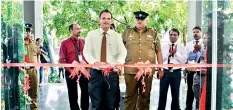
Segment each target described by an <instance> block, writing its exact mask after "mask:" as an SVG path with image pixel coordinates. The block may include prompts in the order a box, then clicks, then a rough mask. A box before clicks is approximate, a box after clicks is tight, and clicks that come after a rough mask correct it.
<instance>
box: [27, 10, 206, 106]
mask: <svg viewBox="0 0 233 110" xmlns="http://www.w3.org/2000/svg"><path fill="white" fill-rule="evenodd" d="M134 15H135V18H136V23H135V27H133V28H129V29H126V30H125V31H124V33H123V34H122V36H121V35H120V34H119V33H117V32H116V31H114V30H113V29H111V28H110V27H111V24H112V13H111V12H110V11H109V10H103V11H102V12H101V13H100V14H99V20H98V23H99V25H100V28H99V29H96V30H91V31H90V32H89V33H88V34H87V36H86V39H85V40H84V39H81V38H80V34H81V27H80V25H79V24H78V23H73V24H71V25H70V26H69V32H70V37H69V38H67V39H65V40H63V41H62V43H61V47H60V53H59V55H60V57H59V62H60V63H68V64H70V63H73V62H74V61H76V62H78V63H82V64H93V65H96V66H95V67H92V68H86V69H87V71H88V72H89V76H88V75H87V74H83V73H80V74H81V77H80V78H78V76H77V74H79V72H78V71H77V69H76V67H66V68H65V77H66V82H67V88H68V94H69V102H70V109H71V110H80V108H81V109H82V110H88V109H89V97H90V99H91V105H92V107H91V108H92V110H114V109H116V108H118V107H119V98H118V97H119V74H120V72H121V66H119V65H121V64H136V63H139V62H140V63H144V64H145V63H146V64H155V63H156V59H157V62H158V64H186V63H190V64H193V63H201V62H203V59H204V57H203V56H204V51H205V47H206V46H205V45H203V44H204V41H202V38H201V36H202V33H201V28H200V27H198V26H196V27H194V28H193V37H194V40H193V41H190V42H189V43H188V44H187V46H186V47H185V46H184V45H183V44H180V43H179V42H178V41H177V39H178V38H179V35H180V32H179V30H178V29H175V28H173V29H171V30H170V31H169V36H170V37H169V39H170V42H165V43H161V44H160V40H159V38H158V33H157V31H156V30H154V29H151V28H148V27H147V26H146V22H147V19H146V18H147V17H148V15H149V14H148V13H146V12H143V11H137V12H134ZM29 50H30V49H29ZM186 50H187V51H186ZM83 62H84V63H83ZM102 65H111V67H110V68H109V70H108V71H107V70H106V69H105V68H102ZM147 70H148V71H147ZM32 71H34V69H33V70H32ZM139 71H141V72H139ZM181 71H182V68H181V67H163V68H162V67H159V68H157V77H158V79H160V91H159V105H158V110H165V107H166V100H167V92H168V87H169V85H170V87H171V93H172V105H171V109H172V110H180V106H179V94H180V92H179V89H180V82H181ZM187 71H188V75H187V84H188V90H187V101H186V105H187V107H186V109H187V110H192V103H193V99H194V96H195V98H196V102H197V103H196V109H198V107H199V97H200V91H201V87H202V82H203V80H204V78H203V76H204V74H203V73H202V71H200V70H197V69H196V68H187ZM151 73H155V68H149V69H148V68H147V69H145V68H131V67H125V68H124V78H125V84H126V93H125V102H124V109H125V110H135V109H139V110H149V107H150V94H151V87H152V79H153V75H151ZM77 79H79V84H80V88H81V107H79V104H78V91H77V90H78V89H77ZM142 80H143V81H142ZM117 103H118V104H117Z"/></svg>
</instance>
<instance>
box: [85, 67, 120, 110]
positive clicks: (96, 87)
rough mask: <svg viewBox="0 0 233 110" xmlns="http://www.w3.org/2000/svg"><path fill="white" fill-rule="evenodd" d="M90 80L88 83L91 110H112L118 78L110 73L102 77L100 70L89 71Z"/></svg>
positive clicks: (114, 73) (113, 73)
mask: <svg viewBox="0 0 233 110" xmlns="http://www.w3.org/2000/svg"><path fill="white" fill-rule="evenodd" d="M90 74H91V79H90V80H89V83H88V92H89V94H90V98H91V103H92V110H114V108H115V103H116V96H117V88H118V82H119V76H118V74H117V73H116V72H110V74H109V76H108V77H104V74H103V73H102V71H101V70H96V69H90Z"/></svg>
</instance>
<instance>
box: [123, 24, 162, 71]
mask: <svg viewBox="0 0 233 110" xmlns="http://www.w3.org/2000/svg"><path fill="white" fill-rule="evenodd" d="M122 37H123V42H124V44H125V47H126V49H127V57H126V59H125V64H135V63H137V62H139V61H143V62H145V61H147V60H149V61H150V62H151V63H152V64H154V63H155V62H156V59H155V53H156V52H157V51H160V50H161V45H160V40H159V38H158V37H157V31H156V30H154V29H150V28H145V30H144V31H143V32H138V31H137V29H136V28H129V29H127V30H125V31H124V33H123V35H122ZM124 70H125V72H124V73H125V74H136V73H137V68H125V69H124ZM153 72H154V68H153Z"/></svg>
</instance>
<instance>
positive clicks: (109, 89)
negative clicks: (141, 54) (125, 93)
mask: <svg viewBox="0 0 233 110" xmlns="http://www.w3.org/2000/svg"><path fill="white" fill-rule="evenodd" d="M111 20H112V14H111V12H110V11H108V10H103V11H102V12H101V13H100V15H99V24H100V28H99V29H96V30H92V31H90V32H89V33H88V34H87V37H86V39H85V42H86V43H85V46H84V50H83V54H84V57H85V59H86V60H87V62H88V63H89V64H97V65H102V64H111V65H115V64H116V65H117V64H124V62H125V58H126V54H127V51H126V48H125V46H124V44H123V40H122V37H121V35H120V34H119V33H117V32H115V31H113V30H111V29H110V26H111ZM119 71H120V69H119V66H114V67H113V68H111V69H110V70H109V71H108V72H106V70H105V69H102V68H91V69H90V75H91V79H90V80H89V84H88V92H89V94H90V98H91V103H92V110H114V108H115V102H116V96H117V90H118V89H117V88H118V87H117V86H118V83H119V81H118V80H119V76H118V72H119ZM106 73H107V74H106Z"/></svg>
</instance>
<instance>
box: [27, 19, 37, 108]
mask: <svg viewBox="0 0 233 110" xmlns="http://www.w3.org/2000/svg"><path fill="white" fill-rule="evenodd" d="M25 26H26V32H27V35H26V37H25V38H24V42H25V48H26V51H27V54H26V55H27V57H28V62H29V63H38V62H39V56H40V54H41V51H40V48H39V47H38V46H37V45H36V42H35V41H34V40H32V34H31V30H32V24H30V23H26V24H25ZM26 71H27V74H28V75H29V80H30V89H29V91H28V93H29V96H30V97H31V99H32V102H31V105H30V108H31V110H38V108H37V89H38V79H37V69H36V68H35V67H34V66H32V67H27V68H26Z"/></svg>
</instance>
